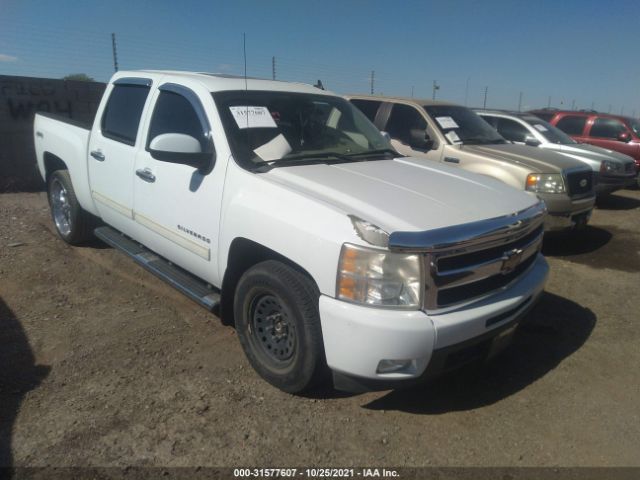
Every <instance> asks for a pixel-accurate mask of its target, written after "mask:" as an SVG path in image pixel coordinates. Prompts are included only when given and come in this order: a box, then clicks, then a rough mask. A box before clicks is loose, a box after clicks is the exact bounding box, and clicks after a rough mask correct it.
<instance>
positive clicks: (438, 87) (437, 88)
mask: <svg viewBox="0 0 640 480" xmlns="http://www.w3.org/2000/svg"><path fill="white" fill-rule="evenodd" d="M436 90H440V85H438V84H437V83H436V81H435V80H434V81H433V95H432V98H433V100H435V99H436Z"/></svg>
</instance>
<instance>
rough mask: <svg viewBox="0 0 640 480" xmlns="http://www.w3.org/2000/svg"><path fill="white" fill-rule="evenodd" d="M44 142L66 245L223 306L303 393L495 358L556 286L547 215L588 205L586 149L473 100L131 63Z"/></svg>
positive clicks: (41, 136)
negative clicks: (108, 256) (560, 145)
mask: <svg viewBox="0 0 640 480" xmlns="http://www.w3.org/2000/svg"><path fill="white" fill-rule="evenodd" d="M349 102H351V103H349ZM354 105H355V106H357V107H358V108H355V107H354ZM359 109H361V110H362V112H364V114H363V113H362V112H361V111H360V110H359ZM367 117H368V118H367ZM534 128H535V127H534ZM381 131H386V132H387V133H388V137H387V136H385V135H384V134H382V133H381ZM389 137H390V138H391V140H390V142H389ZM34 141H35V148H36V153H37V157H38V166H39V169H40V172H41V174H42V177H43V178H44V179H45V181H46V183H47V189H48V198H49V202H50V206H51V213H52V219H53V222H54V224H55V227H56V229H57V231H58V233H59V235H60V237H61V238H62V239H63V240H64V241H66V242H68V243H70V244H72V245H77V244H81V243H82V242H84V241H86V240H88V239H89V238H90V237H91V236H92V235H96V236H98V237H99V238H101V239H102V240H103V241H105V242H106V243H107V244H109V245H111V246H113V247H115V248H117V249H119V250H121V251H123V252H124V253H126V254H127V255H128V256H130V257H131V258H132V259H133V260H134V261H136V262H137V263H138V264H140V265H141V266H142V267H144V268H146V269H147V270H149V271H150V272H152V273H153V274H155V275H157V276H158V277H160V278H161V279H163V280H165V281H167V282H168V283H169V284H171V285H172V286H173V287H175V288H177V289H179V290H180V291H182V292H183V293H185V294H186V295H187V296H189V297H190V298H192V299H193V300H194V301H196V302H198V303H199V304H200V305H202V306H203V307H205V308H207V309H209V310H214V311H217V312H218V313H219V315H220V316H221V317H222V318H223V320H227V321H230V322H232V323H234V324H235V327H236V330H237V334H238V338H239V340H240V343H241V345H242V347H243V349H244V351H245V353H246V356H247V358H248V359H249V362H250V363H251V365H252V366H253V367H254V369H255V370H256V372H257V373H258V374H259V375H261V376H262V377H263V378H264V379H265V380H267V381H268V382H270V383H271V384H272V385H274V386H276V387H278V388H280V389H282V390H284V391H288V392H293V393H299V392H303V391H305V390H309V389H311V388H313V387H314V386H315V385H317V384H318V383H319V382H321V381H323V379H326V378H327V375H326V374H327V373H331V375H332V378H333V384H334V386H335V387H336V388H339V389H344V390H349V391H359V390H363V389H382V388H385V389H386V388H394V387H397V386H399V385H403V384H406V383H415V382H417V381H421V380H423V379H425V378H429V377H431V376H433V375H437V374H440V373H442V372H444V371H447V370H450V369H452V368H457V367H459V366H461V365H463V364H465V363H468V362H469V361H474V360H479V359H483V358H487V357H490V356H493V355H495V354H496V353H497V352H499V351H500V350H501V349H502V348H504V346H505V345H507V344H508V343H509V341H510V339H511V338H512V336H513V333H514V331H515V330H516V328H517V327H518V325H519V322H520V320H521V319H522V318H523V316H524V315H525V313H526V312H527V311H529V309H531V308H532V306H533V305H534V304H535V303H536V301H537V299H538V298H539V297H540V294H541V293H542V291H543V289H544V285H545V282H546V279H547V275H548V265H547V262H546V261H545V259H544V257H543V256H542V255H541V253H540V251H541V246H542V239H543V232H544V230H545V229H558V228H573V227H576V226H580V225H584V224H585V223H586V222H587V221H588V219H589V216H590V214H591V210H592V208H593V205H594V201H595V185H594V174H593V169H592V167H591V166H590V165H588V164H587V163H585V161H582V160H580V159H578V158H573V156H572V154H565V153H562V152H560V153H558V152H554V151H552V150H551V149H548V148H537V147H536V148H534V147H531V146H527V145H517V144H514V143H510V142H509V141H507V140H505V139H504V138H503V137H502V136H501V135H500V134H499V133H498V131H496V130H495V129H493V128H492V127H491V126H490V124H489V123H487V122H485V121H484V120H482V119H481V117H480V116H478V115H477V114H476V113H475V112H473V111H472V110H469V109H467V108H464V107H460V106H456V105H453V104H449V103H444V102H431V101H429V102H427V101H424V102H420V101H416V100H412V99H392V98H382V97H360V96H352V97H349V100H346V99H345V98H342V97H339V96H337V95H334V94H332V93H330V92H327V91H324V90H321V89H318V88H315V87H312V86H309V85H303V84H289V83H284V82H276V81H267V80H258V79H247V78H234V77H229V76H217V75H209V74H200V73H187V72H164V71H135V72H133V71H131V72H124V71H121V72H118V73H116V74H115V75H114V77H113V78H112V79H111V81H110V83H109V84H108V86H107V89H106V90H105V94H104V97H103V98H102V101H101V102H100V105H99V108H98V111H97V113H96V116H95V119H94V121H93V123H92V124H91V125H82V124H78V123H77V122H70V121H69V120H68V119H66V118H62V117H58V116H56V115H53V114H44V113H39V114H37V115H36V117H35V122H34ZM525 143H526V142H525ZM530 143H531V142H530ZM612 161H613V160H612ZM615 161H619V162H623V160H620V159H616V160H615Z"/></svg>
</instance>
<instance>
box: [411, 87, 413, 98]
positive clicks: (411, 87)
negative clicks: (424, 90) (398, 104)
mask: <svg viewBox="0 0 640 480" xmlns="http://www.w3.org/2000/svg"><path fill="white" fill-rule="evenodd" d="M411 98H413V85H411Z"/></svg>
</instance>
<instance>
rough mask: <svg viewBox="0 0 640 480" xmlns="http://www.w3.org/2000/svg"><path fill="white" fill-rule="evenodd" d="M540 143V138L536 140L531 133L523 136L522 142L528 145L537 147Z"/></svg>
mask: <svg viewBox="0 0 640 480" xmlns="http://www.w3.org/2000/svg"><path fill="white" fill-rule="evenodd" d="M540 143H542V142H540V140H538V139H537V138H536V137H534V136H533V135H527V136H526V137H524V144H525V145H529V146H530V147H539V146H540Z"/></svg>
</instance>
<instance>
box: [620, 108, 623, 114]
mask: <svg viewBox="0 0 640 480" xmlns="http://www.w3.org/2000/svg"><path fill="white" fill-rule="evenodd" d="M620 115H624V106H622V107H620Z"/></svg>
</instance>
